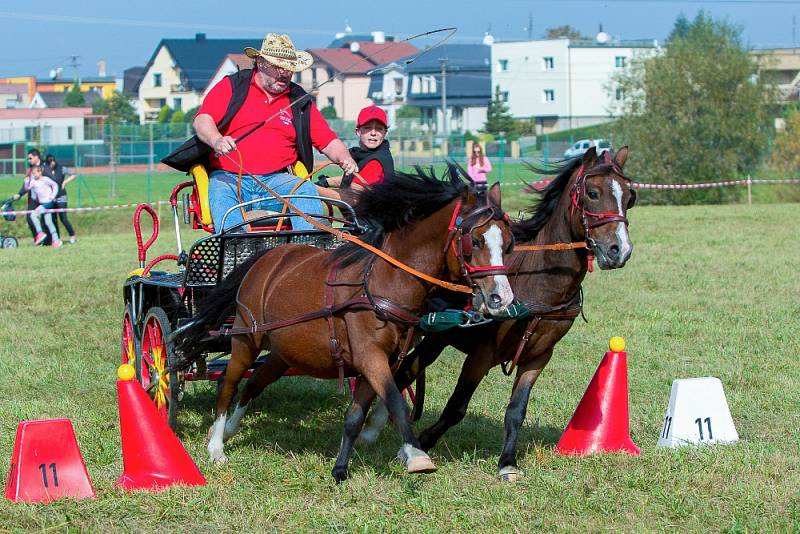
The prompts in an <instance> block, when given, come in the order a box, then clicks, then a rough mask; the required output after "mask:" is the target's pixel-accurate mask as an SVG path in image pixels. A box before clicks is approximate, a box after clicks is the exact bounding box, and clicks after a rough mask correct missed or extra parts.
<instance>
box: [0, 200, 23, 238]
mask: <svg viewBox="0 0 800 534" xmlns="http://www.w3.org/2000/svg"><path fill="white" fill-rule="evenodd" d="M13 202H14V199H13V198H7V199H5V200H4V201H3V203H2V204H0V214H2V215H3V219H5V220H6V221H9V222H13V221H16V220H17V215H16V214H15V213H8V212H11V211H13V209H14V208H13V206H12V205H11V204H12V203H13ZM18 245H19V242H18V241H17V238H16V237H12V236H10V235H6V234H3V233H2V231H0V248H17V246H18Z"/></svg>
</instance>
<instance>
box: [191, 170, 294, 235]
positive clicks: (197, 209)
mask: <svg viewBox="0 0 800 534" xmlns="http://www.w3.org/2000/svg"><path fill="white" fill-rule="evenodd" d="M290 171H291V173H292V174H294V175H295V176H298V177H300V178H305V177H306V176H308V170H307V169H306V167H305V165H303V163H302V162H300V161H297V162H295V164H294V165H293V166H292V167H291V169H290ZM189 174H191V175H192V180H193V181H194V190H193V191H192V195H191V204H190V206H191V207H190V209H189V211H190V212H191V213H192V214H194V218H193V219H194V220H193V227H194V228H196V229H199V228H202V229H204V230H205V231H207V232H210V233H214V221H213V219H212V218H211V205H210V202H209V199H208V180H209V178H208V171H206V168H205V167H204V166H203V165H201V164H199V163H197V164H195V165H193V166H192V167H191V169H189ZM271 213H275V214H277V213H278V212H269V211H267V210H254V211H252V212H247V219H248V220H250V219H254V218H257V217H261V216H263V215H266V214H271ZM264 223H265V224H264V225H262V224H256V225H255V227H256V228H258V229H259V230H268V229H270V228H275V227H276V226H275V222H274V221H264ZM282 228H284V229H286V230H291V228H292V225H291V218H287V219H284V222H283V225H282Z"/></svg>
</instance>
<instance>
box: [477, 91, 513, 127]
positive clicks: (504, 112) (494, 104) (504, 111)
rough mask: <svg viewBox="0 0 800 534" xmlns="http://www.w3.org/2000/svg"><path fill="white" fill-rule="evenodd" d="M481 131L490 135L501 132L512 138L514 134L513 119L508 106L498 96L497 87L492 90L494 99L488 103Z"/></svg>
mask: <svg viewBox="0 0 800 534" xmlns="http://www.w3.org/2000/svg"><path fill="white" fill-rule="evenodd" d="M483 131H484V132H486V133H490V134H492V135H496V134H499V133H501V132H502V133H503V135H505V136H513V134H514V133H515V132H516V128H515V124H514V118H513V117H512V116H511V113H509V111H508V106H507V105H506V103H505V102H504V101H503V99H502V97H501V95H500V86H499V85H498V86H496V87H495V88H494V98H493V99H492V101H491V102H489V109H488V111H487V112H486V124H484V126H483Z"/></svg>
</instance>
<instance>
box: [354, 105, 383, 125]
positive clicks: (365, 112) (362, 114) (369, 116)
mask: <svg viewBox="0 0 800 534" xmlns="http://www.w3.org/2000/svg"><path fill="white" fill-rule="evenodd" d="M372 120H376V121H378V122H380V123H381V124H383V125H384V126H386V127H387V128H388V127H389V122H388V120H387V118H386V112H385V111H383V110H382V109H381V108H379V107H378V106H367V107H365V108H364V109H362V110H361V111H359V113H358V121H356V128H361V127H362V126H364V125H365V124H366V123H368V122H369V121H372Z"/></svg>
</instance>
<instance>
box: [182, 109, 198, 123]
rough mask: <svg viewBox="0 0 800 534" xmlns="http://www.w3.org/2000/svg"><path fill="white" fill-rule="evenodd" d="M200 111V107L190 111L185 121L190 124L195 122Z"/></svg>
mask: <svg viewBox="0 0 800 534" xmlns="http://www.w3.org/2000/svg"><path fill="white" fill-rule="evenodd" d="M198 111H200V106H195V107H193V108H192V109H190V110H189V111H187V112H186V116H185V117H184V120H185V121H186V122H188V123H192V122H194V118H195V116H196V115H197V112H198Z"/></svg>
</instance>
